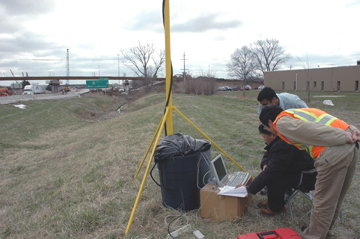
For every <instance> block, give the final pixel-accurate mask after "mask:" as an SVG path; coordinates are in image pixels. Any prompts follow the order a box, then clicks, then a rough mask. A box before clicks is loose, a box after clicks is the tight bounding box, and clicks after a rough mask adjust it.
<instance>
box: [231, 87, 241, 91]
mask: <svg viewBox="0 0 360 239" xmlns="http://www.w3.org/2000/svg"><path fill="white" fill-rule="evenodd" d="M232 90H234V91H238V90H243V88H242V87H241V86H235V87H234V88H232Z"/></svg>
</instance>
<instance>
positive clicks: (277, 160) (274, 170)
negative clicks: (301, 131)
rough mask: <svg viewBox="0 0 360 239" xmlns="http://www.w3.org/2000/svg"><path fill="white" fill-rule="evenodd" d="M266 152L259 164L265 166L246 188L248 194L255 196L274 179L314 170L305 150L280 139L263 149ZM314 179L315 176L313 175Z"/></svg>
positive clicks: (277, 138) (312, 161)
mask: <svg viewBox="0 0 360 239" xmlns="http://www.w3.org/2000/svg"><path fill="white" fill-rule="evenodd" d="M265 150H266V151H267V152H266V153H265V154H264V158H263V160H262V162H261V167H263V166H264V165H267V167H266V168H265V170H264V171H262V172H261V173H260V174H259V175H258V176H257V177H256V178H255V179H254V181H252V182H251V184H250V185H249V186H248V187H247V189H248V192H249V193H251V194H256V193H257V192H259V191H260V190H261V189H262V188H264V187H265V186H266V185H268V184H270V183H271V182H272V181H274V180H275V179H278V178H280V177H282V176H283V175H286V174H292V175H293V174H297V175H299V179H300V175H301V171H308V170H311V169H313V168H314V160H313V159H312V158H311V156H310V155H309V153H307V152H306V151H305V150H299V149H298V148H296V147H295V146H293V145H290V144H288V143H286V142H285V141H284V140H282V139H281V138H280V137H276V138H275V139H274V140H273V141H272V142H271V143H270V144H269V145H267V146H266V147H265ZM313 176H314V177H315V175H313Z"/></svg>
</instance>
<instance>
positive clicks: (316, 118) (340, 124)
mask: <svg viewBox="0 0 360 239" xmlns="http://www.w3.org/2000/svg"><path fill="white" fill-rule="evenodd" d="M285 115H288V116H290V117H292V118H295V119H299V120H302V121H309V122H316V123H320V124H322V125H327V126H331V127H335V128H340V129H343V130H346V129H347V128H349V127H350V126H349V125H348V124H347V123H345V122H344V121H342V120H340V119H338V118H336V117H334V116H332V115H329V114H328V113H326V112H324V111H322V110H319V109H315V108H302V109H289V110H285V111H283V112H281V113H280V114H279V115H278V116H277V117H276V119H275V121H274V124H273V125H274V128H275V130H276V131H277V132H278V133H279V131H278V130H277V128H276V123H277V121H278V120H279V119H280V118H281V117H283V116H285ZM279 136H280V138H282V139H283V140H284V141H285V142H287V143H289V144H292V145H294V146H296V147H297V148H299V149H301V150H306V151H308V152H309V154H310V156H311V157H312V158H317V157H318V156H319V155H320V153H321V152H322V151H323V149H324V148H325V146H316V145H305V144H302V143H299V142H293V141H290V140H288V139H287V138H285V137H284V136H283V135H281V134H280V133H279Z"/></svg>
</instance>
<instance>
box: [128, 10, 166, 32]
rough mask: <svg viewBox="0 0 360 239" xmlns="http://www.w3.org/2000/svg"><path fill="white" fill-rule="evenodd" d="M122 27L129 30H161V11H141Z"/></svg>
mask: <svg viewBox="0 0 360 239" xmlns="http://www.w3.org/2000/svg"><path fill="white" fill-rule="evenodd" d="M124 29H126V30H131V31H142V30H149V31H154V32H163V31H164V30H163V23H162V13H161V11H142V12H141V13H140V14H139V15H137V16H136V17H135V18H133V19H131V21H129V22H128V23H127V24H125V26H124Z"/></svg>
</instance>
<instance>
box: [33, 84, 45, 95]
mask: <svg viewBox="0 0 360 239" xmlns="http://www.w3.org/2000/svg"><path fill="white" fill-rule="evenodd" d="M33 92H34V94H45V93H46V89H45V86H44V85H34V86H33Z"/></svg>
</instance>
